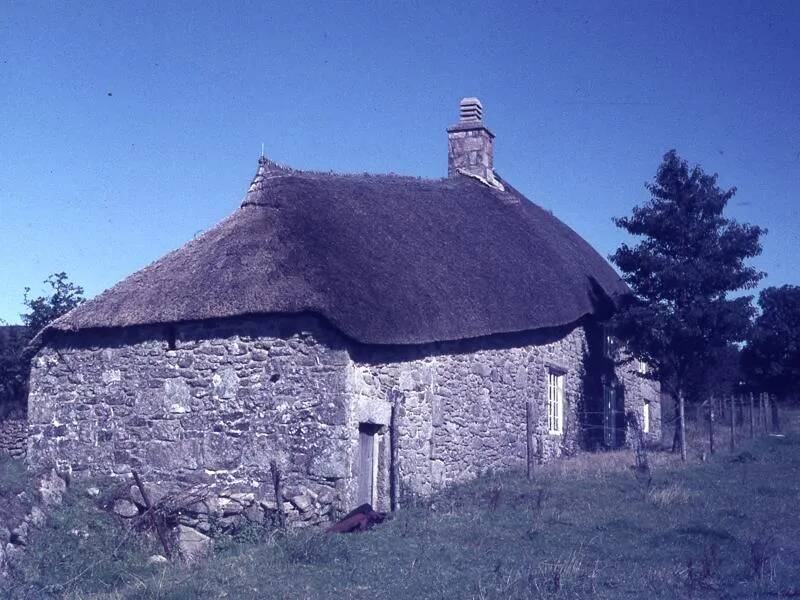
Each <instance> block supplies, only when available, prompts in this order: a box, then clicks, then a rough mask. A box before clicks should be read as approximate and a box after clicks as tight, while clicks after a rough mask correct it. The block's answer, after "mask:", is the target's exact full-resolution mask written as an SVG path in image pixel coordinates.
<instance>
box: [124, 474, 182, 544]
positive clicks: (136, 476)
mask: <svg viewBox="0 0 800 600" xmlns="http://www.w3.org/2000/svg"><path fill="white" fill-rule="evenodd" d="M131 473H132V474H133V480H134V481H135V482H136V487H138V488H139V492H140V493H141V494H142V500H144V508H145V511H146V512H149V513H150V520H151V521H152V522H153V526H154V527H155V528H156V532H157V533H158V539H159V540H161V545H162V546H163V547H164V554H166V555H167V558H172V550H171V549H170V547H169V543H168V542H167V535H166V533H164V528H163V523H162V522H161V519H160V518H159V517H158V516H156V513H155V512H154V511H153V503H152V502H150V495H149V494H148V493H147V490H146V489H145V487H144V484H143V483H142V480H141V479H140V478H139V473H137V472H136V471H131Z"/></svg>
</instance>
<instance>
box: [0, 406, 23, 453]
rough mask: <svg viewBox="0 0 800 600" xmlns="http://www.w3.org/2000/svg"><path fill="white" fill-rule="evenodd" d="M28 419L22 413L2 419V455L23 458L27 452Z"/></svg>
mask: <svg viewBox="0 0 800 600" xmlns="http://www.w3.org/2000/svg"><path fill="white" fill-rule="evenodd" d="M27 438H28V419H27V417H26V416H25V414H24V413H23V412H22V411H19V413H12V414H9V415H7V416H5V417H3V418H0V454H4V455H7V456H11V457H12V458H23V457H24V456H25V453H26V450H27V444H28V442H27Z"/></svg>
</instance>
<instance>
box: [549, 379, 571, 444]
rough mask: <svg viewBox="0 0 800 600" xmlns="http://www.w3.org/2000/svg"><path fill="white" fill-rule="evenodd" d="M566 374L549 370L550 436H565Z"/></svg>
mask: <svg viewBox="0 0 800 600" xmlns="http://www.w3.org/2000/svg"><path fill="white" fill-rule="evenodd" d="M565 377H566V373H564V372H563V371H560V370H557V369H548V370H547V389H546V394H547V396H546V400H547V431H548V433H549V434H550V435H564V404H565V387H566V381H565Z"/></svg>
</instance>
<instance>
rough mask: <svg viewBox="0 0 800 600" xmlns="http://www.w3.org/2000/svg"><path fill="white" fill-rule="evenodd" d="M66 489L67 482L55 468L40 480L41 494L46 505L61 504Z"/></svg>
mask: <svg viewBox="0 0 800 600" xmlns="http://www.w3.org/2000/svg"><path fill="white" fill-rule="evenodd" d="M66 490H67V482H66V481H64V480H63V479H62V478H61V477H60V476H59V474H58V473H56V470H55V469H51V470H50V472H49V473H48V474H47V475H45V476H44V477H42V478H41V480H40V481H39V495H40V496H41V498H42V503H43V504H44V505H45V506H53V505H56V504H61V500H62V498H63V497H64V492H65V491H66Z"/></svg>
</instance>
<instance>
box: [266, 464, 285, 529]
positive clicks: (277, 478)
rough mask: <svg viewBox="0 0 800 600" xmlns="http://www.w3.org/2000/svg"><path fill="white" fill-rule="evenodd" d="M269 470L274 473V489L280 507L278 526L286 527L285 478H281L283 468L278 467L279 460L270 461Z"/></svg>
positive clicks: (277, 505) (278, 507)
mask: <svg viewBox="0 0 800 600" xmlns="http://www.w3.org/2000/svg"><path fill="white" fill-rule="evenodd" d="M269 470H270V473H271V475H272V491H273V492H274V493H275V505H276V508H277V509H278V510H277V515H278V526H279V527H285V526H286V514H285V513H284V512H283V480H282V479H281V470H280V469H279V468H278V463H277V461H274V460H271V461H270V463H269Z"/></svg>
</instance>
